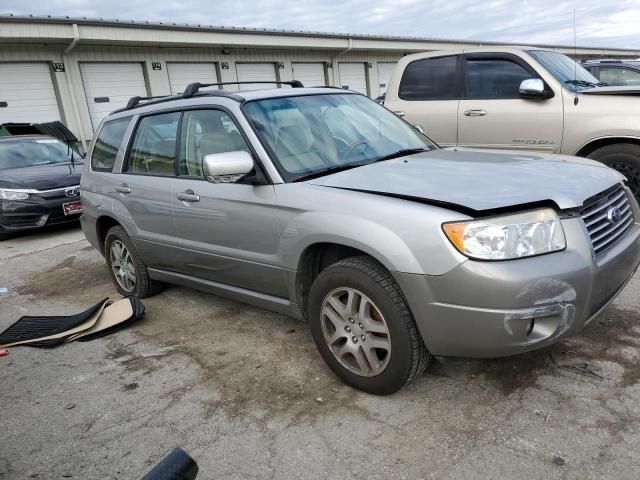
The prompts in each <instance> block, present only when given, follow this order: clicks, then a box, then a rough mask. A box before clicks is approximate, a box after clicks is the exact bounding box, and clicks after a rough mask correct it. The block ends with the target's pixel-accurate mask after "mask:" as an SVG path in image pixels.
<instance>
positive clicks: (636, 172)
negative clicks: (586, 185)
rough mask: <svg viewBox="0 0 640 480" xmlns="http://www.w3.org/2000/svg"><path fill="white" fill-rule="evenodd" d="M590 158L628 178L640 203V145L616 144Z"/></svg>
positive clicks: (600, 150) (598, 151) (591, 155)
mask: <svg viewBox="0 0 640 480" xmlns="http://www.w3.org/2000/svg"><path fill="white" fill-rule="evenodd" d="M588 158H591V159H593V160H597V161H599V162H602V163H604V164H605V165H607V166H609V167H611V168H613V169H615V170H617V171H619V172H620V173H622V174H623V175H624V176H625V177H627V181H628V185H629V189H630V190H631V191H632V192H633V194H634V196H635V197H636V199H637V200H638V201H639V202H640V145H636V144H633V143H615V144H613V145H607V146H605V147H601V148H599V149H597V150H595V151H594V152H592V153H591V154H590V155H589V156H588Z"/></svg>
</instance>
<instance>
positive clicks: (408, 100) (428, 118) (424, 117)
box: [389, 55, 461, 147]
mask: <svg viewBox="0 0 640 480" xmlns="http://www.w3.org/2000/svg"><path fill="white" fill-rule="evenodd" d="M460 94H461V87H460V60H459V56H458V55H447V56H442V57H432V58H422V59H419V60H415V61H413V62H411V63H409V64H408V65H407V67H406V68H405V70H404V72H403V74H402V78H401V79H400V84H399V87H398V100H394V101H393V102H392V103H391V104H390V105H389V107H390V108H391V109H392V110H393V111H394V112H396V113H397V114H398V115H400V116H401V117H404V119H405V120H407V121H408V122H409V123H412V124H413V125H421V126H422V127H423V128H424V129H425V131H426V134H427V136H428V137H429V138H431V139H432V140H434V141H435V142H436V143H438V144H439V145H441V146H443V147H448V146H454V145H456V141H457V137H458V104H459V103H460Z"/></svg>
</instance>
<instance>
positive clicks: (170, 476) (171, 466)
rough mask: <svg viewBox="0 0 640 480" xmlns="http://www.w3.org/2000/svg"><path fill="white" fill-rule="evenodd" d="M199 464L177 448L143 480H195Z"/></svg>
mask: <svg viewBox="0 0 640 480" xmlns="http://www.w3.org/2000/svg"><path fill="white" fill-rule="evenodd" d="M197 475H198V464H197V463H196V461H195V460H194V459H193V458H191V457H190V456H189V454H188V453H187V452H185V451H184V450H182V449H181V448H176V449H175V450H174V451H173V452H171V453H170V454H169V455H167V456H166V457H165V458H164V460H162V461H161V462H160V463H159V464H157V465H156V466H155V467H153V469H152V470H151V471H150V472H149V473H147V474H146V475H145V476H144V477H142V480H194V479H195V478H196V476H197Z"/></svg>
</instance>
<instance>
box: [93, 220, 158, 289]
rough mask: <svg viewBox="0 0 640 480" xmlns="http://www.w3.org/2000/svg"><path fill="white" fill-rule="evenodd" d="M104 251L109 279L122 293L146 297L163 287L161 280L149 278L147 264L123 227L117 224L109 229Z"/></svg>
mask: <svg viewBox="0 0 640 480" xmlns="http://www.w3.org/2000/svg"><path fill="white" fill-rule="evenodd" d="M104 253H105V259H106V260H107V267H109V273H110V274H111V280H112V281H113V284H114V285H115V286H116V288H117V289H118V292H120V293H121V294H122V295H125V296H127V295H136V296H138V298H147V297H151V296H153V295H156V294H158V293H160V292H161V291H162V290H163V289H164V284H163V283H162V282H158V281H157V280H152V279H151V278H149V274H148V272H147V266H146V265H145V263H144V262H143V261H142V259H141V258H140V255H139V254H138V251H137V250H136V247H135V245H134V244H133V241H132V240H131V238H130V237H129V235H127V232H125V231H124V228H122V227H119V226H118V227H112V228H110V229H109V231H108V232H107V235H106V237H105V242H104ZM130 274H133V276H131V275H130Z"/></svg>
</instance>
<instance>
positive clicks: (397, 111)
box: [393, 110, 406, 118]
mask: <svg viewBox="0 0 640 480" xmlns="http://www.w3.org/2000/svg"><path fill="white" fill-rule="evenodd" d="M393 113H395V114H396V115H397V116H399V117H400V118H402V117H404V116H405V115H406V113H405V112H402V111H400V110H394V112H393Z"/></svg>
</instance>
